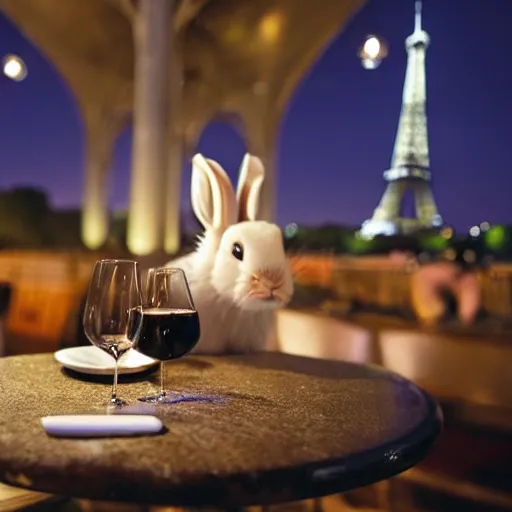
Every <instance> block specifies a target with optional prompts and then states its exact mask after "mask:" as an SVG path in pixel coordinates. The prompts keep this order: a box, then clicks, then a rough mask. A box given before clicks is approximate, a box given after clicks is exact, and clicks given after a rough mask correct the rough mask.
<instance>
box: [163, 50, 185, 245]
mask: <svg viewBox="0 0 512 512" xmlns="http://www.w3.org/2000/svg"><path fill="white" fill-rule="evenodd" d="M174 43H175V44H173V46H172V48H171V66H170V84H169V85H170V88H169V90H170V98H169V99H170V105H169V107H170V108H169V132H168V133H169V141H168V154H167V155H168V160H167V174H166V185H165V190H166V195H165V199H164V202H165V204H164V208H165V227H164V230H165V234H164V250H165V252H166V253H168V254H175V253H176V252H178V250H179V248H180V238H181V232H180V231H181V226H180V219H181V172H182V168H183V153H184V147H183V144H184V134H183V126H182V123H181V120H182V114H183V61H182V59H181V45H180V41H178V40H176V41H174Z"/></svg>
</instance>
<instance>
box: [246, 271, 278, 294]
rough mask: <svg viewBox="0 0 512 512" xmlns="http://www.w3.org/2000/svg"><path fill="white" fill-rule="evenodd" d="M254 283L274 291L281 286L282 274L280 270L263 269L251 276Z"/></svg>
mask: <svg viewBox="0 0 512 512" xmlns="http://www.w3.org/2000/svg"><path fill="white" fill-rule="evenodd" d="M253 279H254V280H255V281H259V282H260V283H261V284H262V285H264V286H265V287H267V288H268V289H269V290H276V289H277V288H280V287H281V286H283V283H284V273H283V271H282V270H281V269H264V270H260V271H259V272H256V273H255V274H254V275H253Z"/></svg>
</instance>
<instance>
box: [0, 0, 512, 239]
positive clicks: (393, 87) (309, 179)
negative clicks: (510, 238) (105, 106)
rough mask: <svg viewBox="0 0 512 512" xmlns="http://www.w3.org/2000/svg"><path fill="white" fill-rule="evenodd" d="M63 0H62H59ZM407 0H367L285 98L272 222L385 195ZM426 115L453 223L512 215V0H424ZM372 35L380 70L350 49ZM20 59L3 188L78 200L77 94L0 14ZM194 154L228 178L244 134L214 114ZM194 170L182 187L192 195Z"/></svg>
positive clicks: (124, 152)
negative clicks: (383, 50)
mask: <svg viewBox="0 0 512 512" xmlns="http://www.w3.org/2000/svg"><path fill="white" fill-rule="evenodd" d="M63 1H65V0H63ZM413 16H414V2H413V0H370V1H369V2H368V4H367V6H366V7H365V8H363V10H361V11H360V12H359V13H358V14H357V15H356V16H355V17H354V19H353V20H352V22H351V23H350V24H349V26H348V27H347V29H346V30H345V31H344V32H343V33H342V34H340V35H339V37H338V38H337V39H336V40H335V41H334V42H333V44H332V45H331V46H330V47H329V48H328V49H327V50H326V52H325V54H324V55H323V56H322V58H321V59H320V60H319V62H318V63H317V64H316V65H315V66H314V68H313V69H312V70H311V73H310V74H309V76H307V77H306V78H305V79H304V81H303V82H302V84H301V85H300V86H299V88H298V90H297V91H296V93H295V95H294V97H293V98H292V101H291V104H290V107H289V111H288V114H287V116H286V118H285V119H284V121H283V125H282V131H281V136H280V144H279V148H280V154H279V162H278V165H279V191H278V201H279V205H278V221H279V223H280V224H285V223H288V222H291V221H296V222H301V223H311V224H312V223H322V222H326V221H334V222H340V223H347V224H359V223H361V222H362V221H363V220H364V219H365V218H367V217H368V216H371V214H372V212H373V209H374V208H375V206H376V205H377V202H378V201H379V199H380V196H381V195H382V193H383V191H384V182H383V179H382V172H383V171H384V170H385V169H386V168H387V167H388V166H389V161H390V158H391V152H392V148H393V142H394V137H395V131H396V127H397V123H398V115H399V110H400V102H401V95H402V85H403V79H404V73H405V64H406V54H405V50H404V39H405V37H406V36H407V35H409V34H410V33H411V31H412V29H413ZM423 19H424V27H425V29H426V30H427V31H428V32H429V33H430V35H431V38H432V43H431V46H430V48H429V50H428V54H427V89H428V92H427V94H428V112H427V113H428V118H429V137H430V153H431V166H432V174H433V180H434V181H433V188H434V193H435V196H436V200H437V203H438V207H439V210H440V213H441V214H442V215H443V217H444V218H445V220H446V221H447V222H450V223H452V224H453V225H454V226H455V227H456V228H457V229H461V230H462V229H464V230H465V229H467V228H468V227H469V226H470V225H472V224H474V223H477V222H480V221H483V220H487V221H490V222H495V223H496V222H508V223H512V165H511V164H510V151H511V148H512V131H511V129H510V123H511V122H512V97H511V91H512V70H511V66H512V38H511V37H510V35H509V33H510V26H511V24H512V1H511V0H425V2H424V16H423ZM369 33H376V34H378V35H380V36H381V37H383V38H385V39H386V40H387V41H388V43H389V46H390V54H389V56H388V58H387V59H386V60H385V61H384V62H383V64H382V65H381V67H380V68H378V69H377V70H376V71H365V70H363V68H362V67H361V65H360V62H359V60H358V58H357V56H356V52H357V50H358V48H359V46H360V45H361V44H362V42H363V41H364V38H365V36H366V35H367V34H369ZM9 52H12V53H16V54H19V55H20V56H22V57H23V59H25V61H26V63H27V65H28V68H29V75H28V77H27V79H26V80H25V81H24V82H22V83H19V84H17V83H14V82H10V81H9V80H7V79H6V78H4V77H3V75H2V76H1V78H0V123H1V124H0V188H5V187H10V186H12V185H36V186H39V187H42V188H44V189H45V190H47V191H48V192H49V194H50V195H51V198H52V201H53V203H54V204H55V205H56V206H58V207H69V206H75V205H78V204H79V203H80V198H81V190H82V172H83V157H84V154H83V146H82V135H83V130H82V127H81V122H80V120H79V118H78V113H77V109H76V106H75V104H74V100H73V98H72V97H71V95H70V94H69V92H68V91H67V89H66V86H65V85H64V83H63V81H62V80H61V79H60V78H59V76H58V75H57V74H56V72H55V71H54V69H53V68H52V67H51V65H50V64H49V63H48V62H47V61H46V60H45V59H44V58H43V57H42V56H41V55H40V54H39V53H38V51H37V50H36V49H34V47H33V46H32V45H31V44H30V43H29V42H27V41H26V40H25V39H24V38H23V37H22V36H21V35H20V34H19V32H18V31H17V30H16V28H15V27H13V26H12V25H11V24H10V23H9V22H8V21H6V19H5V18H3V17H1V16H0V54H5V53H9ZM130 143H131V142H130V131H129V130H127V131H126V133H124V134H123V135H122V136H121V138H120V140H119V142H118V144H117V148H116V155H115V163H114V171H113V184H112V185H113V186H112V193H111V205H112V207H113V208H124V207H126V205H127V202H128V194H129V171H130ZM198 150H199V151H201V152H202V153H204V154H205V155H207V156H209V157H211V158H215V159H217V160H219V161H220V162H221V163H222V164H223V165H224V166H225V167H226V169H227V170H228V172H229V173H230V174H231V175H234V174H235V173H236V169H237V167H238V165H239V163H240V161H241V158H242V155H243V152H244V147H243V142H242V141H241V140H240V139H239V137H238V136H237V135H236V134H235V133H234V131H233V130H232V129H231V128H229V127H227V126H225V125H222V124H211V125H209V127H208V128H207V129H206V130H205V132H204V134H203V136H202V138H201V141H200V143H199V147H198ZM188 186H189V169H188V166H187V170H186V173H185V175H184V185H183V197H184V200H185V201H186V202H188Z"/></svg>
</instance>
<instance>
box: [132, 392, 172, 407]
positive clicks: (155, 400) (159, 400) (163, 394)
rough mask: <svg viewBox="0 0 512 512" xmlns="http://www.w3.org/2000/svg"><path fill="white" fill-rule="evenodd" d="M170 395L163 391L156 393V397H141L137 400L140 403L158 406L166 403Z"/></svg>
mask: <svg viewBox="0 0 512 512" xmlns="http://www.w3.org/2000/svg"><path fill="white" fill-rule="evenodd" d="M168 396H169V395H168V394H167V393H166V392H165V391H161V392H160V393H156V394H154V395H147V396H141V397H140V398H138V399H137V400H138V401H139V402H146V403H150V404H158V403H163V402H165V399H166V398H168Z"/></svg>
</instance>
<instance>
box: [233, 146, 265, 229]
mask: <svg viewBox="0 0 512 512" xmlns="http://www.w3.org/2000/svg"><path fill="white" fill-rule="evenodd" d="M264 178H265V168H264V167H263V163H262V161H261V160H260V159H259V158H258V157H256V156H252V155H250V154H249V153H246V154H245V156H244V159H243V161H242V165H241V167H240V177H239V178H238V187H237V193H236V199H237V202H238V222H242V221H244V220H256V216H257V215H258V207H259V199H260V191H261V186H262V185H263V180H264Z"/></svg>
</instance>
